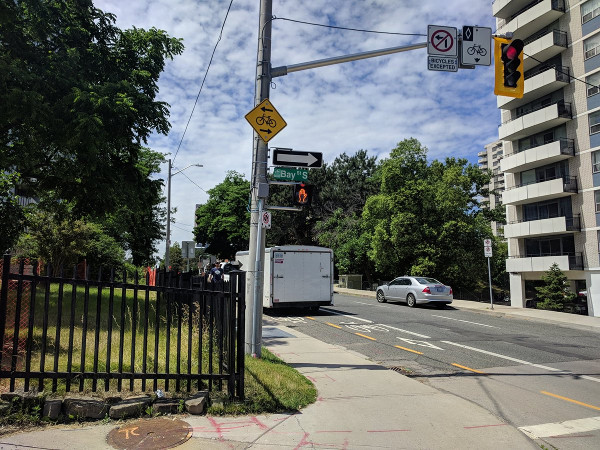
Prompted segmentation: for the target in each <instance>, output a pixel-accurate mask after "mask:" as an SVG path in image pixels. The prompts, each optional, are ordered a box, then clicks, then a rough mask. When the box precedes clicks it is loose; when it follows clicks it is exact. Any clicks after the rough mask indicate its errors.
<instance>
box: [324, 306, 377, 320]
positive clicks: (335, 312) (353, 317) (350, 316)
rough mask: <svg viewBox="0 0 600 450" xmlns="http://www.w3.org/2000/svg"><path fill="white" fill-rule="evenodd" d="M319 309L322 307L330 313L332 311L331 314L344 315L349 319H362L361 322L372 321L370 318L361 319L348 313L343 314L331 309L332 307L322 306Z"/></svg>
mask: <svg viewBox="0 0 600 450" xmlns="http://www.w3.org/2000/svg"><path fill="white" fill-rule="evenodd" d="M321 309H322V310H323V311H327V312H330V313H332V314H337V315H338V316H344V317H349V318H350V319H355V320H362V321H363V322H367V323H373V321H372V320H367V319H361V318H360V317H356V316H352V315H350V314H344V313H341V312H337V311H334V310H332V309H328V308H323V307H322V308H321Z"/></svg>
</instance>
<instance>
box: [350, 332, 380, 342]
mask: <svg viewBox="0 0 600 450" xmlns="http://www.w3.org/2000/svg"><path fill="white" fill-rule="evenodd" d="M354 334H355V335H357V336H360V337H364V338H367V339H371V340H372V341H376V340H377V339H375V338H374V337H371V336H366V335H364V334H360V333H354Z"/></svg>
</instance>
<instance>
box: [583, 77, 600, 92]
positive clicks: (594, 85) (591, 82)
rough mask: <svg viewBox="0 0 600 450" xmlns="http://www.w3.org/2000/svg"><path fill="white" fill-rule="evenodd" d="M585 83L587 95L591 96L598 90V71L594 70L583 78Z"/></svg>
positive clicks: (599, 90)
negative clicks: (594, 71)
mask: <svg viewBox="0 0 600 450" xmlns="http://www.w3.org/2000/svg"><path fill="white" fill-rule="evenodd" d="M585 82H586V83H587V96H588V97H591V96H592V95H596V94H597V93H598V92H600V72H596V73H594V74H592V75H590V76H589V77H587V78H586V79H585Z"/></svg>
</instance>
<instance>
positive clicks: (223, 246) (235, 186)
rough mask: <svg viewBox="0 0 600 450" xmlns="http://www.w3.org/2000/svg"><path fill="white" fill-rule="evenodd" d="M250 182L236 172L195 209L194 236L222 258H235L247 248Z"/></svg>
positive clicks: (228, 173) (228, 175)
mask: <svg viewBox="0 0 600 450" xmlns="http://www.w3.org/2000/svg"><path fill="white" fill-rule="evenodd" d="M249 194H250V182H249V181H248V180H245V179H244V176H243V175H242V174H240V173H238V172H235V171H233V170H232V171H229V172H227V175H226V176H225V180H224V181H223V182H222V183H220V184H218V185H216V186H215V187H214V188H212V189H210V190H209V191H208V195H209V198H208V201H207V202H206V203H205V204H203V205H200V206H199V207H198V209H197V210H196V226H195V227H194V237H195V239H196V242H202V243H207V244H208V247H207V248H206V252H207V253H210V254H214V255H217V256H218V257H219V258H222V259H225V258H233V256H234V255H235V253H236V252H237V251H240V250H248V240H249V239H250V212H249V211H248V199H249Z"/></svg>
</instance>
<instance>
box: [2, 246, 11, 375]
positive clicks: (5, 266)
mask: <svg viewBox="0 0 600 450" xmlns="http://www.w3.org/2000/svg"><path fill="white" fill-rule="evenodd" d="M9 274H10V255H8V254H6V255H4V261H3V265H2V290H1V292H0V370H2V357H3V355H4V331H5V327H6V308H7V306H8V275H9Z"/></svg>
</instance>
